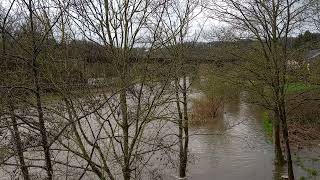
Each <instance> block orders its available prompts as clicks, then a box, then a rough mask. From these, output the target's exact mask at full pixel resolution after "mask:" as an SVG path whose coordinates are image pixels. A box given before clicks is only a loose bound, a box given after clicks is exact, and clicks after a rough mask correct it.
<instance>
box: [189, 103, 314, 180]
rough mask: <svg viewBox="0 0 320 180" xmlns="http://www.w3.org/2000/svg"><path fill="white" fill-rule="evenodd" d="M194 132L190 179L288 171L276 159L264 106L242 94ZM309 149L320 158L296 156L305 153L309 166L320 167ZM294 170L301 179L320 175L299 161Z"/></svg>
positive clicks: (256, 179) (243, 178)
mask: <svg viewBox="0 0 320 180" xmlns="http://www.w3.org/2000/svg"><path fill="white" fill-rule="evenodd" d="M221 127H222V128H221ZM221 129H224V130H223V131H221ZM191 134H193V135H192V136H191V138H190V152H191V154H192V155H193V157H194V161H193V163H190V165H189V175H190V176H189V178H188V179H190V180H209V179H219V180H233V179H234V180H249V179H250V180H251V179H252V180H262V179H266V180H271V179H275V180H277V179H279V178H280V177H281V175H284V174H286V168H285V167H282V168H281V167H276V166H275V165H274V163H273V159H274V153H273V146H272V143H271V142H270V140H269V138H268V137H267V135H266V134H265V132H264V129H263V125H262V111H261V109H259V108H257V107H253V106H252V105H249V104H246V103H245V102H244V101H243V99H242V98H241V97H240V99H239V100H235V101H229V102H226V104H225V106H224V112H223V114H222V115H221V116H220V117H218V118H216V119H214V120H212V121H210V122H207V124H205V125H204V126H202V127H198V126H197V127H193V128H192V129H191ZM309 153H310V156H312V157H313V158H318V160H319V156H317V155H315V154H313V153H311V152H309V151H307V152H301V153H299V155H295V156H294V159H297V158H298V157H300V156H301V157H304V158H305V159H304V163H305V164H307V165H306V166H308V167H309V168H310V169H311V168H312V169H315V170H320V162H319V161H316V160H314V159H313V160H307V157H309V156H308V155H309ZM304 168H305V169H306V167H304ZM294 170H295V175H296V177H297V179H299V177H302V176H304V177H308V178H307V179H320V177H319V176H318V177H316V176H310V175H309V174H308V173H307V172H306V170H304V169H303V168H302V167H300V166H298V165H297V163H295V167H294Z"/></svg>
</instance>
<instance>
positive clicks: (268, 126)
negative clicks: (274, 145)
mask: <svg viewBox="0 0 320 180" xmlns="http://www.w3.org/2000/svg"><path fill="white" fill-rule="evenodd" d="M262 121H263V129H264V131H265V132H266V133H267V135H268V137H269V139H268V140H269V141H271V139H272V133H273V126H272V120H271V119H270V117H269V114H268V112H263V115H262Z"/></svg>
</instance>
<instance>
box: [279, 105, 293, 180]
mask: <svg viewBox="0 0 320 180" xmlns="http://www.w3.org/2000/svg"><path fill="white" fill-rule="evenodd" d="M280 112H281V114H280V115H281V116H280V117H281V122H282V124H281V125H282V133H283V139H284V142H285V146H286V154H287V163H288V176H289V180H294V173H293V166H292V158H291V150H290V142H289V135H288V125H287V115H286V110H285V102H284V100H283V99H282V102H281V104H280Z"/></svg>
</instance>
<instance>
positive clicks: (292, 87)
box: [287, 82, 317, 93]
mask: <svg viewBox="0 0 320 180" xmlns="http://www.w3.org/2000/svg"><path fill="white" fill-rule="evenodd" d="M316 87H317V86H315V85H308V84H305V83H301V82H297V83H291V84H288V86H287V92H288V93H299V92H304V91H308V90H312V89H314V88H316Z"/></svg>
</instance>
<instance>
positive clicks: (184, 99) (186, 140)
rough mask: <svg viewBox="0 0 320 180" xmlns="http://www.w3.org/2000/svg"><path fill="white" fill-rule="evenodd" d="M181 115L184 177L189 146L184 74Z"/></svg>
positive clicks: (184, 175) (184, 79)
mask: <svg viewBox="0 0 320 180" xmlns="http://www.w3.org/2000/svg"><path fill="white" fill-rule="evenodd" d="M182 91H183V92H182V93H183V113H184V115H183V117H184V119H183V120H184V123H183V130H184V148H183V150H184V152H183V158H182V160H183V162H182V165H183V166H182V170H181V171H182V172H183V174H182V175H183V176H181V177H186V171H187V164H188V146H189V122H188V99H187V78H186V75H185V74H184V76H183V90H182Z"/></svg>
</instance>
